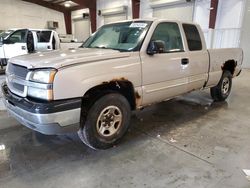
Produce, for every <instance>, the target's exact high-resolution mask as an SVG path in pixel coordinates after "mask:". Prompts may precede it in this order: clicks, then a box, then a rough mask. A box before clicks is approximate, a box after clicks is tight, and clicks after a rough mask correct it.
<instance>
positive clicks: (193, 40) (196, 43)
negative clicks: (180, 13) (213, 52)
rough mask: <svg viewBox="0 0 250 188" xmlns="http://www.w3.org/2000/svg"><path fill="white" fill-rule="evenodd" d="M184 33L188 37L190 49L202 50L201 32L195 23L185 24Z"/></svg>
mask: <svg viewBox="0 0 250 188" xmlns="http://www.w3.org/2000/svg"><path fill="white" fill-rule="evenodd" d="M182 26H183V29H184V33H185V36H186V39H187V44H188V49H189V50H190V51H199V50H202V42H201V37H200V33H199V31H198V29H197V27H196V26H195V25H192V24H183V25H182Z"/></svg>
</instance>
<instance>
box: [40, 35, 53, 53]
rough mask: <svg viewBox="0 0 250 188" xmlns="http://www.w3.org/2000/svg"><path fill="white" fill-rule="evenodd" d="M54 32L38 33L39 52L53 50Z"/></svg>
mask: <svg viewBox="0 0 250 188" xmlns="http://www.w3.org/2000/svg"><path fill="white" fill-rule="evenodd" d="M52 37H53V36H52V31H37V51H47V50H52V49H53V45H52V42H51V41H52Z"/></svg>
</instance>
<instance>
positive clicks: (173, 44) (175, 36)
mask: <svg viewBox="0 0 250 188" xmlns="http://www.w3.org/2000/svg"><path fill="white" fill-rule="evenodd" d="M157 40H160V41H163V42H164V45H165V49H164V52H166V53H169V52H182V51H183V44H182V39H181V33H180V30H179V26H178V24H177V23H174V22H173V23H172V22H169V23H160V24H159V25H158V26H157V27H156V29H155V31H154V33H153V36H152V38H151V41H157Z"/></svg>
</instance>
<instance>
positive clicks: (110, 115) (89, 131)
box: [78, 93, 131, 149]
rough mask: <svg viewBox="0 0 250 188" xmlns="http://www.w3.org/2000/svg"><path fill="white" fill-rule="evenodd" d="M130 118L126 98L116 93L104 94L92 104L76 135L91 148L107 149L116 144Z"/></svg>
mask: <svg viewBox="0 0 250 188" xmlns="http://www.w3.org/2000/svg"><path fill="white" fill-rule="evenodd" d="M130 118H131V108H130V105H129V103H128V101H127V99H126V98H125V97H124V96H122V95H120V94H117V93H111V94H106V95H104V96H103V97H101V98H99V99H98V100H97V101H96V102H95V103H94V104H93V105H92V107H91V108H90V110H89V111H88V115H87V118H86V121H85V124H84V125H82V128H80V130H79V131H78V135H79V137H80V139H81V140H82V141H83V142H84V143H85V144H86V145H88V146H89V147H91V148H93V149H107V148H110V147H113V146H114V145H116V144H117V143H118V142H119V141H120V140H121V138H122V137H123V136H124V134H125V133H126V132H127V130H128V127H129V124H130ZM112 122H113V123H112Z"/></svg>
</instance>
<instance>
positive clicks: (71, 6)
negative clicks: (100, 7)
mask: <svg viewBox="0 0 250 188" xmlns="http://www.w3.org/2000/svg"><path fill="white" fill-rule="evenodd" d="M22 1H26V2H30V3H35V4H38V5H41V6H44V7H47V8H51V9H54V10H57V11H60V12H67V11H73V10H78V9H83V8H91V9H96V0H22Z"/></svg>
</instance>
